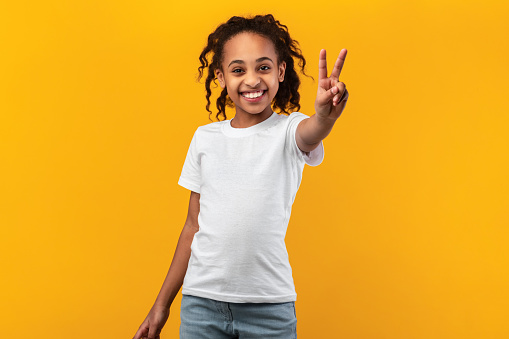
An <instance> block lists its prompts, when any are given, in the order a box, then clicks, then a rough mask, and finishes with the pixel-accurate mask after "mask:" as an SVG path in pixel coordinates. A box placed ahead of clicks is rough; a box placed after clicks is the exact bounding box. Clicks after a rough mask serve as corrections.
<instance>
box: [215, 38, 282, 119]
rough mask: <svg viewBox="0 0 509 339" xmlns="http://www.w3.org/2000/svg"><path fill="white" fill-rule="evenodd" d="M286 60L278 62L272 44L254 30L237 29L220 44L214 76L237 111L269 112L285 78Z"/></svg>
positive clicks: (270, 112)
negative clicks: (220, 58)
mask: <svg viewBox="0 0 509 339" xmlns="http://www.w3.org/2000/svg"><path fill="white" fill-rule="evenodd" d="M285 69H286V63H285V62H282V63H280V64H278V58H277V54H276V50H275V48H274V44H273V43H272V41H270V40H269V39H267V38H265V37H263V36H261V35H259V34H255V33H251V32H244V33H239V34H237V35H236V36H234V37H233V38H231V39H230V40H228V41H227V42H226V43H225V45H224V48H223V61H222V64H221V69H217V70H216V76H217V79H218V80H219V85H220V86H221V88H225V87H226V90H227V91H228V96H229V97H230V99H231V100H232V101H233V103H234V104H235V112H236V116H237V115H243V114H262V115H263V116H264V117H268V116H270V115H271V114H272V108H271V104H272V100H273V99H274V97H275V96H276V94H277V91H278V89H279V83H280V82H282V81H283V80H284V76H285Z"/></svg>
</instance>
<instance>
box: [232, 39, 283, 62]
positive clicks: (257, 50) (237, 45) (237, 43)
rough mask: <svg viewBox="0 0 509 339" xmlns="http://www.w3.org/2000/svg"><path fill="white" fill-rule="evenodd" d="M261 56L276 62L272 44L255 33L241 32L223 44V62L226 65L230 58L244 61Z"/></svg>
mask: <svg viewBox="0 0 509 339" xmlns="http://www.w3.org/2000/svg"><path fill="white" fill-rule="evenodd" d="M261 57H269V58H271V59H272V60H273V61H274V62H277V61H276V60H277V54H276V50H275V48H274V44H273V43H272V41H270V40H269V39H268V38H266V37H264V36H261V35H259V34H256V33H251V32H243V33H239V34H237V35H235V36H234V37H233V38H231V39H230V40H228V41H227V42H226V43H225V44H224V48H223V63H226V64H227V65H228V64H229V63H230V61H232V60H243V61H245V62H248V61H252V60H256V59H258V58H261Z"/></svg>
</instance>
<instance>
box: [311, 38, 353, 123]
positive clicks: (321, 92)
mask: <svg viewBox="0 0 509 339" xmlns="http://www.w3.org/2000/svg"><path fill="white" fill-rule="evenodd" d="M346 53H347V50H346V49H344V48H343V49H342V50H341V52H339V56H338V59H337V60H336V63H335V64H334V69H333V70H332V73H331V75H330V77H327V56H326V52H325V50H324V49H322V50H321V51H320V59H319V61H318V93H317V94H316V100H315V111H316V114H317V115H318V116H319V117H320V118H328V119H334V120H335V119H337V118H339V116H340V115H341V113H342V112H343V109H345V105H346V102H347V100H348V91H347V90H346V86H345V84H344V83H343V82H340V81H339V75H340V74H341V69H342V68H343V64H344V63H345V58H346Z"/></svg>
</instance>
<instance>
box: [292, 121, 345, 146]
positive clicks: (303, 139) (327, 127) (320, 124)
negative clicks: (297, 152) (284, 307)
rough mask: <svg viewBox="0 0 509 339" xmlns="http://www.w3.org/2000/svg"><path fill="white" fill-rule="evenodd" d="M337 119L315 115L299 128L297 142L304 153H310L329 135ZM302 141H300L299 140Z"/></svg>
mask: <svg viewBox="0 0 509 339" xmlns="http://www.w3.org/2000/svg"><path fill="white" fill-rule="evenodd" d="M335 122H336V119H331V118H321V117H320V116H319V115H317V114H314V115H312V116H311V117H310V118H309V119H304V120H303V121H302V122H301V123H300V125H299V126H298V133H297V136H298V137H297V142H298V145H299V148H300V149H301V150H303V151H304V152H310V151H312V150H313V149H315V148H316V146H317V145H318V144H319V143H320V141H322V140H323V139H325V137H326V136H328V135H329V133H330V131H331V130H332V127H333V126H334V123H335ZM299 139H300V140H299Z"/></svg>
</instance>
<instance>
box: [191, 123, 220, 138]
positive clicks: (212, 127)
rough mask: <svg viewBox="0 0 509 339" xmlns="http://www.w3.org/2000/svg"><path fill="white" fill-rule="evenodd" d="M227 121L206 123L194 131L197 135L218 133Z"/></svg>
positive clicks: (205, 135) (203, 135)
mask: <svg viewBox="0 0 509 339" xmlns="http://www.w3.org/2000/svg"><path fill="white" fill-rule="evenodd" d="M225 123H226V121H215V122H211V123H209V124H206V125H202V126H199V127H198V128H197V129H196V131H195V132H194V134H195V136H200V137H207V136H211V135H214V134H217V133H221V129H222V128H223V125H224V124H225Z"/></svg>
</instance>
